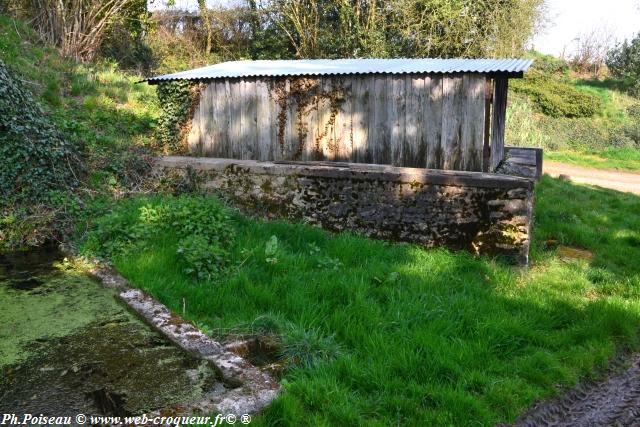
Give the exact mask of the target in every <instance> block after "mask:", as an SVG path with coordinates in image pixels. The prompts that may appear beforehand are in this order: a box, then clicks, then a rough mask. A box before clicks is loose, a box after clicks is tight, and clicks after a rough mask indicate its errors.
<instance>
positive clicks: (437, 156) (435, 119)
mask: <svg viewBox="0 0 640 427" xmlns="http://www.w3.org/2000/svg"><path fill="white" fill-rule="evenodd" d="M442 81H443V79H442V78H441V77H439V76H431V77H426V78H425V94H426V96H427V102H425V106H424V110H423V114H422V126H423V132H424V137H425V142H426V145H427V168H429V169H442V156H443V150H442Z"/></svg>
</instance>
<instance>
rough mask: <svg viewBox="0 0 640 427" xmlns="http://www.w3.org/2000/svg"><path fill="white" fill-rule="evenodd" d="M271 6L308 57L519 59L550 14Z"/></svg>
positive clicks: (432, 3) (440, 1)
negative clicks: (543, 17) (527, 43)
mask: <svg viewBox="0 0 640 427" xmlns="http://www.w3.org/2000/svg"><path fill="white" fill-rule="evenodd" d="M264 3H265V4H264V6H263V8H264V9H266V10H271V12H272V13H271V16H272V17H273V22H274V24H275V25H276V26H277V27H278V29H279V30H280V31H281V32H282V33H283V34H285V35H286V37H287V39H288V41H289V43H290V44H291V45H292V46H293V48H294V50H295V52H296V56H297V57H300V58H318V57H329V58H333V57H366V56H377V57H389V56H393V57H421V56H432V57H451V56H463V57H478V56H490V57H495V56H509V55H516V54H519V53H521V52H522V51H523V50H524V48H525V45H526V42H527V41H528V40H529V39H530V38H531V36H532V35H533V34H534V33H535V31H536V29H537V28H538V24H539V22H540V18H541V16H542V14H543V13H544V8H543V6H544V0H483V1H477V0H388V1H382V0H368V1H367V0H306V1H303V0H271V1H265V2H264Z"/></svg>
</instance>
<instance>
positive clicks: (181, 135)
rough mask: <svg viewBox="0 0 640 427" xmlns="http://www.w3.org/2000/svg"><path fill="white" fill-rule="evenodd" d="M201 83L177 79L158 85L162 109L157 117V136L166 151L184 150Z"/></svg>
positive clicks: (176, 151)
mask: <svg viewBox="0 0 640 427" xmlns="http://www.w3.org/2000/svg"><path fill="white" fill-rule="evenodd" d="M200 90H201V85H199V84H194V83H192V82H190V81H188V80H177V81H170V82H166V83H160V84H159V85H158V90H157V94H158V99H159V101H160V108H161V110H162V112H161V114H160V118H159V119H158V127H157V130H156V131H157V138H158V141H159V142H160V144H161V145H162V147H164V149H165V150H166V151H169V152H172V153H179V152H183V151H185V146H186V144H184V142H185V139H186V137H187V134H188V133H189V127H190V124H191V118H192V117H193V112H194V111H195V107H196V106H197V105H198V101H199V99H200Z"/></svg>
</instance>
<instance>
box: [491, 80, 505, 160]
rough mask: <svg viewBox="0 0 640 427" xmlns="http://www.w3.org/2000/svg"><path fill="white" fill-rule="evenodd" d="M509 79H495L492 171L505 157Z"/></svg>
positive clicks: (492, 121)
mask: <svg viewBox="0 0 640 427" xmlns="http://www.w3.org/2000/svg"><path fill="white" fill-rule="evenodd" d="M508 81H509V80H508V79H507V77H496V78H495V79H494V85H493V117H492V120H491V168H490V172H493V171H495V169H496V168H497V167H498V165H499V164H500V162H501V161H502V158H503V157H504V126H505V118H506V115H507V92H508V90H509V84H508Z"/></svg>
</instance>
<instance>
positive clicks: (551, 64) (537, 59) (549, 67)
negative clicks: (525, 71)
mask: <svg viewBox="0 0 640 427" xmlns="http://www.w3.org/2000/svg"><path fill="white" fill-rule="evenodd" d="M533 59H534V62H533V66H532V67H531V68H532V70H538V71H540V72H541V73H543V74H566V73H568V72H569V63H568V62H567V61H566V60H564V59H562V58H556V57H555V56H552V55H542V54H535V55H534V56H533Z"/></svg>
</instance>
